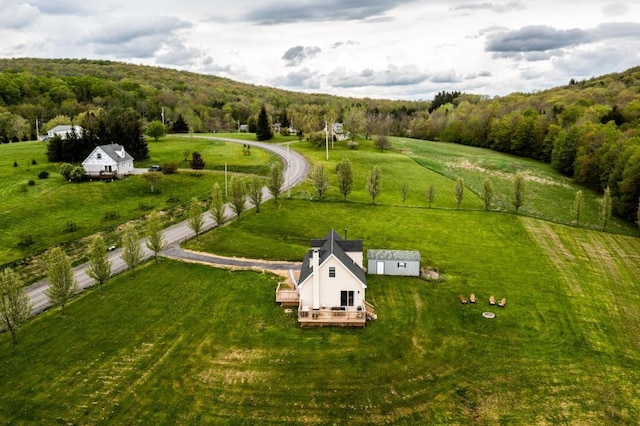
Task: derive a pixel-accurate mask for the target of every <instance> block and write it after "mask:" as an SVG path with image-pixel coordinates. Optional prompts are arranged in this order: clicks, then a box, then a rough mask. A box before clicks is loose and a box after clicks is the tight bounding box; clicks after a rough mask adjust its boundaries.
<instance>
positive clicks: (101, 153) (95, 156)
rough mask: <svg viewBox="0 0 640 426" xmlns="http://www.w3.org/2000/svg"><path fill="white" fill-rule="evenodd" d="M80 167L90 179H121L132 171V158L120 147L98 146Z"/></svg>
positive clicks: (113, 145) (111, 145)
mask: <svg viewBox="0 0 640 426" xmlns="http://www.w3.org/2000/svg"><path fill="white" fill-rule="evenodd" d="M82 166H83V167H84V169H85V171H86V172H87V175H89V176H92V177H101V176H107V177H109V176H112V177H121V176H123V175H127V174H129V173H131V172H132V171H133V157H132V156H131V155H129V154H128V153H127V152H126V151H125V149H124V147H123V146H122V145H118V144H109V145H100V146H97V147H95V148H94V150H93V151H91V154H89V155H88V156H87V158H86V159H85V160H84V161H83V162H82Z"/></svg>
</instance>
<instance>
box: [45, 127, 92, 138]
mask: <svg viewBox="0 0 640 426" xmlns="http://www.w3.org/2000/svg"><path fill="white" fill-rule="evenodd" d="M73 132H75V134H76V135H78V136H82V133H84V129H83V128H82V127H80V126H64V125H62V126H56V127H54V128H53V129H51V130H49V131H48V132H47V136H46V138H47V139H48V138H53V137H55V136H60V138H61V139H67V137H68V135H69V134H70V133H73Z"/></svg>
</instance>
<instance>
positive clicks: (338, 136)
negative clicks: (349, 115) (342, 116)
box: [331, 123, 350, 142]
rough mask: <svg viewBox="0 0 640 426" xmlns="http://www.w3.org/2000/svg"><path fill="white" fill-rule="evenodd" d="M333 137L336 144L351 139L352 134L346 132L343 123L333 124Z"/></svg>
mask: <svg viewBox="0 0 640 426" xmlns="http://www.w3.org/2000/svg"><path fill="white" fill-rule="evenodd" d="M331 137H332V138H333V140H334V141H336V142H339V141H344V140H347V139H349V137H350V133H349V132H347V131H346V130H344V126H343V125H342V123H333V126H332V129H331Z"/></svg>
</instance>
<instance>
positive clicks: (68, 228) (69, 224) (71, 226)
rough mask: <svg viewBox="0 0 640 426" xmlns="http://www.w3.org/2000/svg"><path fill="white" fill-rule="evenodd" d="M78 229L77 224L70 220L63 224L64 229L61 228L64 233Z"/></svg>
mask: <svg viewBox="0 0 640 426" xmlns="http://www.w3.org/2000/svg"><path fill="white" fill-rule="evenodd" d="M77 230H78V225H77V224H76V223H75V222H74V221H72V220H68V221H67V224H66V225H65V226H64V229H63V230H62V231H63V232H65V233H71V232H76V231H77Z"/></svg>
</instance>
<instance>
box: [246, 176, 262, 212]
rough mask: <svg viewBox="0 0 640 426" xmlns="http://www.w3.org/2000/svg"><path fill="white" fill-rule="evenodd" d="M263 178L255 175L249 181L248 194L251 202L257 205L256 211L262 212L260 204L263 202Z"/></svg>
mask: <svg viewBox="0 0 640 426" xmlns="http://www.w3.org/2000/svg"><path fill="white" fill-rule="evenodd" d="M262 187H263V185H262V179H260V178H259V177H257V176H254V177H253V178H251V180H250V181H249V186H248V196H249V200H251V203H252V204H253V205H254V206H256V213H260V204H262Z"/></svg>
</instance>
